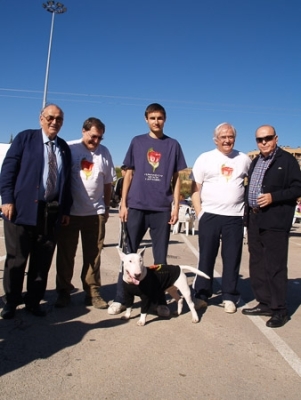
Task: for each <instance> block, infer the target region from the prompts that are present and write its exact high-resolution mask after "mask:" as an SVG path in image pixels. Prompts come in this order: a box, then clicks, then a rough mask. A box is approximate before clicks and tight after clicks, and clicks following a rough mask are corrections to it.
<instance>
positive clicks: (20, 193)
mask: <svg viewBox="0 0 301 400" xmlns="http://www.w3.org/2000/svg"><path fill="white" fill-rule="evenodd" d="M63 120H64V113H63V111H62V110H61V108H60V107H58V106H57V105H55V104H50V105H47V106H46V107H45V108H43V110H42V111H41V114H40V125H41V129H36V130H33V129H30V130H25V131H23V132H20V133H19V134H18V135H17V136H16V138H15V139H14V141H13V142H12V144H11V146H10V148H9V150H8V152H7V154H6V157H5V159H4V161H3V165H2V170H1V196H2V203H3V205H2V216H3V217H4V220H3V222H4V235H5V246H6V253H7V256H6V260H5V267H4V276H3V286H4V291H5V295H6V304H5V306H4V308H3V310H2V312H1V316H2V318H4V319H11V318H13V317H14V315H15V311H16V308H17V306H18V305H19V304H23V303H24V302H25V306H26V309H27V310H28V311H29V312H31V313H32V314H34V315H36V316H40V317H42V316H44V315H45V311H44V310H43V309H42V308H41V307H40V301H41V300H42V299H43V297H44V294H45V290H46V285H47V277H48V271H49V268H50V266H51V261H52V256H53V252H54V249H55V244H56V237H57V228H58V226H59V225H65V224H67V223H68V220H69V217H68V215H69V211H70V207H71V203H72V198H71V195H70V165H71V154H70V150H69V147H68V145H67V143H66V142H65V141H64V140H63V139H61V138H59V137H58V136H57V134H58V133H59V131H60V129H61V127H62V125H63ZM28 258H29V264H28V274H27V293H26V294H25V296H24V298H23V297H22V289H23V280H24V273H25V268H26V264H27V260H28Z"/></svg>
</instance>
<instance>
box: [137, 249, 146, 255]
mask: <svg viewBox="0 0 301 400" xmlns="http://www.w3.org/2000/svg"><path fill="white" fill-rule="evenodd" d="M145 249H146V247H143V249H142V250H141V251H139V253H138V254H139V256H141V257H143V256H144V252H145Z"/></svg>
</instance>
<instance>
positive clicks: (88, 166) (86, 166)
mask: <svg viewBox="0 0 301 400" xmlns="http://www.w3.org/2000/svg"><path fill="white" fill-rule="evenodd" d="M80 165H81V172H83V173H84V175H85V178H86V179H89V177H90V176H91V175H92V170H93V165H94V163H93V162H91V161H88V160H86V159H85V158H83V159H82V160H81V162H80Z"/></svg>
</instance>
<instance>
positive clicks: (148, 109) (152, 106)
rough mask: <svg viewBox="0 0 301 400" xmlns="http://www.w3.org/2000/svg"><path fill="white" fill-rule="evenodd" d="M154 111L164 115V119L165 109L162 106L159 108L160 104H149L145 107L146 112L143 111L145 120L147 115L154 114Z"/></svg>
mask: <svg viewBox="0 0 301 400" xmlns="http://www.w3.org/2000/svg"><path fill="white" fill-rule="evenodd" d="M156 111H158V112H161V113H162V114H164V118H165V119H166V111H165V108H164V107H163V106H161V104H159V103H152V104H150V105H148V106H147V107H146V110H145V113H144V115H145V118H147V117H148V114H149V113H152V112H156Z"/></svg>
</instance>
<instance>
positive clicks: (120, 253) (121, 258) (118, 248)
mask: <svg viewBox="0 0 301 400" xmlns="http://www.w3.org/2000/svg"><path fill="white" fill-rule="evenodd" d="M117 250H118V254H119V257H120V260H121V261H123V260H124V257H125V254H124V252H123V251H122V249H121V248H120V247H118V246H117Z"/></svg>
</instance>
